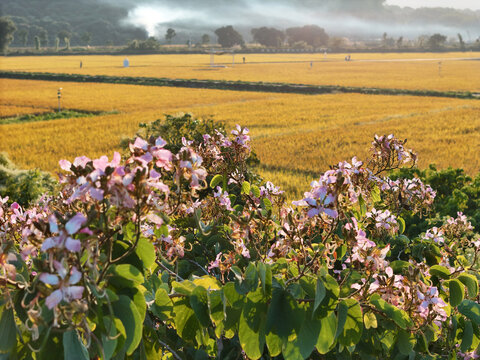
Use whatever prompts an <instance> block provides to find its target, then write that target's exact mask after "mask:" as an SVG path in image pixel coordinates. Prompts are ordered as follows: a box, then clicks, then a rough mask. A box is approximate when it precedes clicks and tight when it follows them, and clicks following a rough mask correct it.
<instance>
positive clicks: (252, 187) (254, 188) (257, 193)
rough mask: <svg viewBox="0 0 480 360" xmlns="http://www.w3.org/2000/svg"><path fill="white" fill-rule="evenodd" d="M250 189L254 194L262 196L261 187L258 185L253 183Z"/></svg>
mask: <svg viewBox="0 0 480 360" xmlns="http://www.w3.org/2000/svg"><path fill="white" fill-rule="evenodd" d="M250 191H251V192H252V194H253V196H255V197H257V198H259V197H260V189H259V188H258V186H257V185H252V186H251V187H250Z"/></svg>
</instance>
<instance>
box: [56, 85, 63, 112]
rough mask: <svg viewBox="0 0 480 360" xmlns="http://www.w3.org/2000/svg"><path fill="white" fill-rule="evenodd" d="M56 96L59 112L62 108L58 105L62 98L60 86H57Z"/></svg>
mask: <svg viewBox="0 0 480 360" xmlns="http://www.w3.org/2000/svg"><path fill="white" fill-rule="evenodd" d="M57 97H58V112H60V111H61V110H62V108H61V105H60V100H61V98H62V88H58V91H57Z"/></svg>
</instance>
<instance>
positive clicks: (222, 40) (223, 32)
mask: <svg viewBox="0 0 480 360" xmlns="http://www.w3.org/2000/svg"><path fill="white" fill-rule="evenodd" d="M215 35H217V36H218V43H219V44H220V45H221V46H222V47H224V48H225V47H232V46H235V45H242V46H243V45H244V44H245V42H244V41H243V37H242V35H240V33H238V32H237V31H236V30H235V29H234V28H233V26H231V25H228V26H223V27H221V28H218V29H217V30H215Z"/></svg>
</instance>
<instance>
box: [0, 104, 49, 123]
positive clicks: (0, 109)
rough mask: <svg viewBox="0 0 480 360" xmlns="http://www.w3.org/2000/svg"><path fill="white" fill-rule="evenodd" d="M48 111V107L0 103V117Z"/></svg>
mask: <svg viewBox="0 0 480 360" xmlns="http://www.w3.org/2000/svg"><path fill="white" fill-rule="evenodd" d="M48 111H50V109H47V108H42V107H38V106H37V107H34V106H15V105H4V104H0V119H2V118H9V117H17V116H21V115H26V114H41V113H45V112H48Z"/></svg>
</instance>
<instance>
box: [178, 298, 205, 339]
mask: <svg viewBox="0 0 480 360" xmlns="http://www.w3.org/2000/svg"><path fill="white" fill-rule="evenodd" d="M173 312H174V314H175V318H174V321H175V328H176V329H177V333H178V335H180V337H181V338H182V339H183V340H185V341H187V342H193V341H194V340H195V336H196V334H197V331H199V330H200V324H199V322H198V319H197V317H196V316H195V312H194V311H193V309H192V308H191V307H190V301H189V300H188V298H175V299H173Z"/></svg>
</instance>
